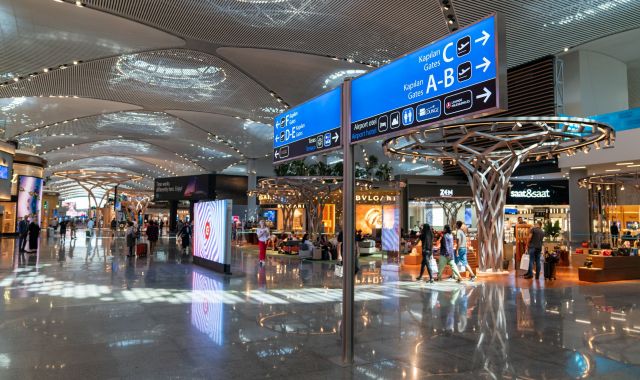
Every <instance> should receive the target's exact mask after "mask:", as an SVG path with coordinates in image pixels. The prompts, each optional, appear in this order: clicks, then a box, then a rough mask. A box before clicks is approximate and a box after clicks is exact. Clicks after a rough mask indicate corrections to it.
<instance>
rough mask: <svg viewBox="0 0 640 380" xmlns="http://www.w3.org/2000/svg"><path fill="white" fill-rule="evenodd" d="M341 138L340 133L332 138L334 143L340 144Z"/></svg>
mask: <svg viewBox="0 0 640 380" xmlns="http://www.w3.org/2000/svg"><path fill="white" fill-rule="evenodd" d="M339 138H340V135H339V134H338V132H336V134H335V135H334V136H333V137H332V139H333V142H338V139H339Z"/></svg>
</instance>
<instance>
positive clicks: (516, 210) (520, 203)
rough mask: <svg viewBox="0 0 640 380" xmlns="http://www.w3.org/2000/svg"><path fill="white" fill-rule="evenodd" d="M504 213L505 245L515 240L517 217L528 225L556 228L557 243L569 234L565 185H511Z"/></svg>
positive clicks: (563, 182)
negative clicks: (536, 224) (547, 225)
mask: <svg viewBox="0 0 640 380" xmlns="http://www.w3.org/2000/svg"><path fill="white" fill-rule="evenodd" d="M504 213H505V215H504V221H505V223H504V226H505V235H504V236H505V240H506V241H508V242H512V241H514V240H515V235H514V233H515V229H514V226H515V225H516V223H517V221H518V218H519V217H521V218H522V219H523V221H524V222H525V223H526V224H528V225H533V224H535V223H536V222H538V221H541V222H542V223H543V226H544V225H546V224H548V223H551V226H557V228H556V230H557V229H558V228H559V230H557V233H558V235H557V239H561V238H562V236H563V234H565V235H566V233H567V232H568V231H569V182H568V181H565V180H550V181H512V182H511V187H510V189H509V192H508V194H507V202H506V206H505V209H504Z"/></svg>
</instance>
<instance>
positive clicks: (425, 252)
mask: <svg viewBox="0 0 640 380" xmlns="http://www.w3.org/2000/svg"><path fill="white" fill-rule="evenodd" d="M420 241H421V242H422V263H421V264H420V275H418V277H417V278H416V280H418V281H420V280H421V279H422V275H423V274H424V268H425V267H426V268H427V272H428V273H429V283H433V273H431V267H430V266H429V261H431V258H432V257H433V230H432V229H431V226H430V225H429V224H427V223H425V224H424V225H423V226H422V232H421V233H420Z"/></svg>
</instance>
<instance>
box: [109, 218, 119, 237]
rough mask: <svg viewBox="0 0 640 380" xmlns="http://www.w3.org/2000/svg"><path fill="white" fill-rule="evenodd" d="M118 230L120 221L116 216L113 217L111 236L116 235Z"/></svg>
mask: <svg viewBox="0 0 640 380" xmlns="http://www.w3.org/2000/svg"><path fill="white" fill-rule="evenodd" d="M117 230H118V222H117V221H116V218H113V219H111V237H116V231H117Z"/></svg>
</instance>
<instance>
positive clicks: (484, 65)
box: [476, 57, 491, 73]
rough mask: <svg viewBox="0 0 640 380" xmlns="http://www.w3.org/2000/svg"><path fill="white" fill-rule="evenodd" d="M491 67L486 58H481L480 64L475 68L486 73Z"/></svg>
mask: <svg viewBox="0 0 640 380" xmlns="http://www.w3.org/2000/svg"><path fill="white" fill-rule="evenodd" d="M489 65H491V61H489V60H488V59H487V57H482V63H481V64H479V65H477V66H476V69H482V72H483V73H485V72H487V69H488V68H489Z"/></svg>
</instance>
